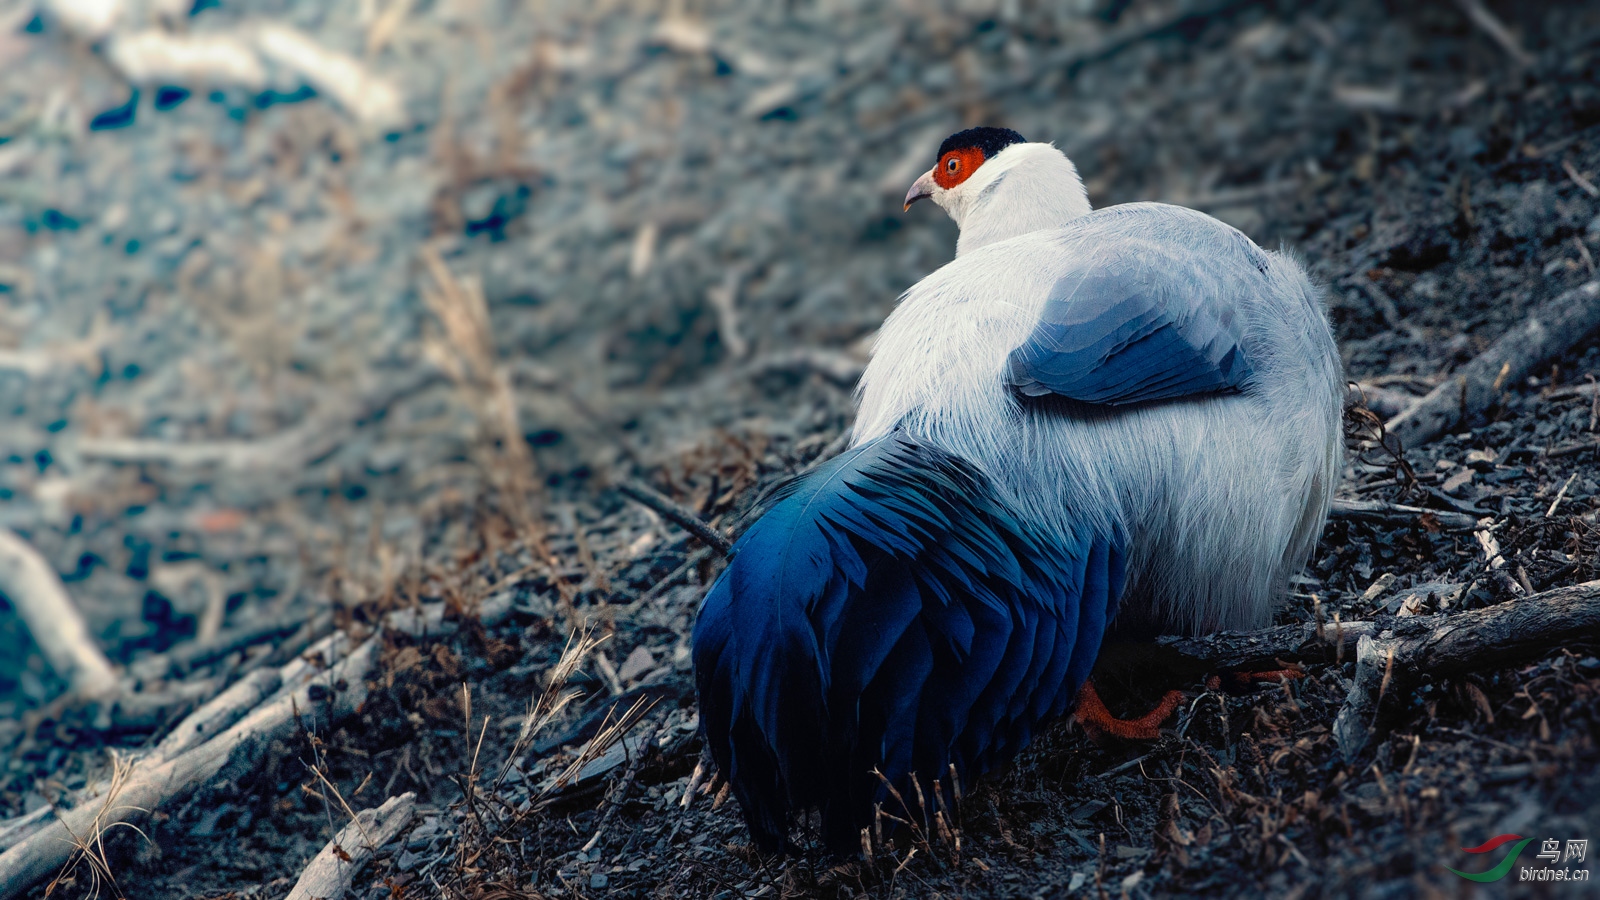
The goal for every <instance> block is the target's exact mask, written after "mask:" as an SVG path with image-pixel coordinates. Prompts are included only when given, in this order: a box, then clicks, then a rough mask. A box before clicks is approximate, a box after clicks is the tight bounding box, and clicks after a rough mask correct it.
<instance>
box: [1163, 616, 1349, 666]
mask: <svg viewBox="0 0 1600 900" xmlns="http://www.w3.org/2000/svg"><path fill="white" fill-rule="evenodd" d="M1376 627H1377V626H1376V625H1375V624H1374V623H1372V622H1359V621H1358V622H1328V623H1324V624H1323V625H1321V626H1317V625H1312V624H1306V625H1280V626H1278V627H1276V628H1267V629H1263V630H1261V631H1219V632H1217V633H1215V634H1208V635H1205V636H1203V637H1172V636H1168V637H1160V638H1157V639H1156V642H1155V644H1156V646H1157V647H1158V648H1160V650H1161V651H1162V652H1165V653H1168V654H1172V655H1173V657H1174V658H1175V659H1176V660H1177V661H1179V664H1178V665H1177V666H1176V667H1177V668H1179V669H1188V670H1192V671H1194V672H1196V673H1212V672H1248V671H1250V670H1252V669H1274V668H1279V669H1281V668H1283V664H1284V663H1331V662H1338V661H1339V660H1341V659H1348V658H1353V657H1354V655H1355V652H1356V642H1357V641H1359V640H1360V639H1361V638H1363V637H1366V636H1367V635H1370V634H1372V633H1373V631H1374V630H1375V629H1376ZM1135 646H1137V645H1135Z"/></svg>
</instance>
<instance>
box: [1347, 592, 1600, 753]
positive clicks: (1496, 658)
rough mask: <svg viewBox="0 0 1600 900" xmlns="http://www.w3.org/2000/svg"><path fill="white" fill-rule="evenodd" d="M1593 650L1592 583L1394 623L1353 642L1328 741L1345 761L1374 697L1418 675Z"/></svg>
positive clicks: (1598, 632) (1595, 603)
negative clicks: (1349, 675) (1349, 678)
mask: <svg viewBox="0 0 1600 900" xmlns="http://www.w3.org/2000/svg"><path fill="white" fill-rule="evenodd" d="M1347 627H1348V626H1347ZM1597 644H1600V581H1589V582H1585V583H1583V584H1578V585H1573V586H1572V587H1564V588H1557V589H1555V590H1550V591H1545V592H1544V593H1542V594H1534V595H1533V596H1530V597H1524V598H1522V599H1520V600H1515V601H1512V602H1509V603H1502V604H1499V605H1498V606H1491V607H1489V608H1487V609H1477V610H1472V611H1470V612H1460V613H1452V614H1449V615H1441V616H1418V617H1415V618H1408V619H1394V620H1392V622H1391V624H1390V625H1389V627H1388V628H1387V629H1386V630H1385V631H1382V632H1378V633H1374V632H1371V631H1369V632H1368V633H1366V634H1363V635H1362V636H1361V640H1360V643H1359V645H1358V646H1357V648H1356V676H1355V680H1354V681H1353V683H1352V684H1351V686H1350V691H1349V694H1348V696H1346V698H1345V703H1344V707H1343V708H1342V709H1341V710H1340V711H1339V715H1338V718H1337V719H1336V720H1335V721H1334V727H1333V731H1334V737H1335V738H1336V739H1337V740H1338V741H1339V746H1340V749H1341V750H1342V751H1343V752H1344V755H1345V758H1346V759H1347V760H1353V759H1354V758H1355V757H1356V756H1357V755H1358V754H1360V752H1361V751H1362V749H1363V748H1364V747H1366V745H1367V742H1368V740H1369V739H1370V737H1371V734H1372V730H1373V728H1374V726H1375V723H1376V718H1377V712H1378V703H1379V697H1380V694H1389V695H1395V694H1404V693H1405V689H1406V688H1407V687H1409V686H1410V685H1412V684H1414V683H1415V682H1416V680H1417V679H1418V678H1420V677H1421V676H1422V675H1424V674H1427V675H1429V676H1431V677H1434V678H1447V677H1450V676H1452V675H1462V674H1466V673H1468V672H1482V671H1486V670H1490V669H1495V668H1499V667H1503V666H1512V665H1518V664H1521V663H1526V662H1531V661H1534V660H1539V659H1543V658H1545V657H1547V656H1550V655H1552V654H1555V653H1557V652H1558V651H1559V650H1561V649H1562V648H1563V647H1569V646H1585V645H1588V646H1594V645H1597Z"/></svg>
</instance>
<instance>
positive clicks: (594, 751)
mask: <svg viewBox="0 0 1600 900" xmlns="http://www.w3.org/2000/svg"><path fill="white" fill-rule="evenodd" d="M657 702H659V698H649V697H640V698H639V699H638V700H635V701H634V703H633V705H632V706H630V707H628V708H627V709H626V710H625V711H624V712H623V713H622V715H620V716H617V717H616V718H612V717H611V712H607V713H606V717H605V720H604V721H603V722H602V723H601V724H600V730H599V731H597V732H595V735H594V737H593V738H590V739H589V742H588V743H587V744H584V745H583V749H582V750H580V751H578V756H577V758H576V759H574V760H573V761H572V762H571V763H569V764H568V765H567V767H566V768H565V769H563V770H562V771H561V773H560V774H559V775H557V776H556V777H555V778H554V779H553V780H552V781H551V782H550V783H549V784H548V785H547V786H546V787H545V788H544V790H542V791H540V793H539V798H538V801H537V802H535V804H534V806H535V807H538V806H540V805H542V804H548V803H549V802H550V801H551V800H552V799H554V798H555V797H556V796H559V794H560V793H561V791H562V789H563V788H566V787H567V786H568V785H571V784H572V783H573V782H574V781H576V780H577V779H578V776H579V775H580V774H581V773H582V772H583V770H584V769H585V768H587V767H588V765H589V764H590V763H592V762H594V761H595V760H597V759H599V758H600V757H602V756H604V755H605V754H606V752H607V751H608V750H610V749H611V748H612V747H614V746H616V745H617V743H618V742H620V741H622V739H623V738H624V737H626V736H627V734H628V732H629V731H632V730H633V726H635V725H637V724H639V720H640V719H643V718H644V717H645V715H646V714H647V713H649V712H650V710H652V709H654V708H655V705H656V703H657ZM624 746H626V745H624Z"/></svg>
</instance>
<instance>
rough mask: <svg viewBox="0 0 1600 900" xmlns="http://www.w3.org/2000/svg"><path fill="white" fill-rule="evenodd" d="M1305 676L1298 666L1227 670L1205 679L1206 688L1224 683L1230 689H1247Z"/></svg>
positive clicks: (1213, 687) (1214, 688)
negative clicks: (1256, 670) (1252, 670)
mask: <svg viewBox="0 0 1600 900" xmlns="http://www.w3.org/2000/svg"><path fill="white" fill-rule="evenodd" d="M1304 677H1306V672H1305V670H1304V669H1302V668H1300V667H1299V666H1294V667H1292V668H1285V669H1269V670H1267V671H1265V672H1228V673H1225V674H1224V675H1213V676H1211V677H1210V678H1207V679H1206V688H1207V689H1209V690H1213V691H1214V690H1217V689H1218V688H1220V687H1222V686H1223V685H1224V684H1226V685H1227V686H1228V689H1229V690H1231V691H1243V690H1248V689H1249V688H1250V687H1252V686H1254V685H1257V684H1263V683H1267V682H1279V681H1283V680H1284V679H1288V680H1290V681H1293V680H1295V679H1297V678H1304Z"/></svg>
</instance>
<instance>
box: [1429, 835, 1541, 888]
mask: <svg viewBox="0 0 1600 900" xmlns="http://www.w3.org/2000/svg"><path fill="white" fill-rule="evenodd" d="M1532 840H1533V838H1525V837H1523V836H1522V835H1520V834H1497V835H1495V836H1494V837H1492V838H1489V839H1488V840H1487V841H1484V842H1483V843H1481V844H1479V845H1478V846H1476V847H1462V848H1461V852H1463V853H1488V852H1489V851H1490V850H1498V849H1499V848H1501V847H1503V846H1505V845H1506V844H1509V843H1511V842H1512V841H1516V842H1517V845H1516V846H1515V847H1512V848H1511V852H1510V853H1507V854H1506V858H1505V859H1502V860H1500V864H1499V865H1497V866H1495V867H1494V868H1492V869H1490V870H1489V871H1487V872H1463V871H1461V870H1460V869H1450V867H1449V866H1445V868H1446V869H1450V871H1452V872H1454V873H1456V874H1457V875H1460V876H1461V877H1462V878H1465V879H1467V880H1468V881H1477V882H1489V881H1499V880H1500V879H1502V878H1504V877H1506V875H1507V874H1509V873H1510V872H1511V868H1512V867H1513V866H1515V865H1516V864H1517V856H1518V855H1520V854H1521V853H1522V848H1523V847H1526V846H1528V844H1529V843H1530V842H1531V841H1532Z"/></svg>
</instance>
